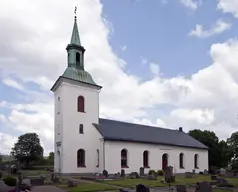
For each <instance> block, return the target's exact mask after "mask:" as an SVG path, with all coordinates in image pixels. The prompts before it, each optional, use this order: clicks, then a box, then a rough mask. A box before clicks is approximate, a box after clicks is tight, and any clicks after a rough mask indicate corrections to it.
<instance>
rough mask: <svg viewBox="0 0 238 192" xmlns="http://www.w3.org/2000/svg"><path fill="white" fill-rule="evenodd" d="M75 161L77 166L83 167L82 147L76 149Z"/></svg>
mask: <svg viewBox="0 0 238 192" xmlns="http://www.w3.org/2000/svg"><path fill="white" fill-rule="evenodd" d="M77 163H78V167H85V151H84V150H83V149H79V150H78V154H77Z"/></svg>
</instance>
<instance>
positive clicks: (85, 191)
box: [58, 183, 118, 192]
mask: <svg viewBox="0 0 238 192" xmlns="http://www.w3.org/2000/svg"><path fill="white" fill-rule="evenodd" d="M58 187H61V188H63V189H66V190H67V191H70V192H93V191H113V190H115V191H118V188H116V187H113V186H109V185H103V184H100V183H80V184H78V186H77V187H75V188H68V187H67V186H65V185H61V186H60V185H59V186H58Z"/></svg>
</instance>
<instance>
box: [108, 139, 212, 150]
mask: <svg viewBox="0 0 238 192" xmlns="http://www.w3.org/2000/svg"><path fill="white" fill-rule="evenodd" d="M104 139H105V140H108V141H128V142H134V143H148V144H161V145H166V146H177V147H186V148H195V149H207V150H208V147H206V146H205V145H204V147H196V146H187V145H178V144H176V145H175V144H169V143H162V142H152V141H137V140H133V139H122V138H115V137H104Z"/></svg>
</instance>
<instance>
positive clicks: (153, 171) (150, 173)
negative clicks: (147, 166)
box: [148, 169, 156, 175]
mask: <svg viewBox="0 0 238 192" xmlns="http://www.w3.org/2000/svg"><path fill="white" fill-rule="evenodd" d="M148 174H149V175H156V171H155V170H152V169H151V170H149V172H148Z"/></svg>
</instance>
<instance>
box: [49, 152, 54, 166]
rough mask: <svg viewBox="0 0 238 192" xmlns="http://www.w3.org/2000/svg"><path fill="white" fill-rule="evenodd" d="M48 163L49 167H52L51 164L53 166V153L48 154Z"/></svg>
mask: <svg viewBox="0 0 238 192" xmlns="http://www.w3.org/2000/svg"><path fill="white" fill-rule="evenodd" d="M48 163H49V164H50V165H53V164H54V152H50V153H49V157H48Z"/></svg>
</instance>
